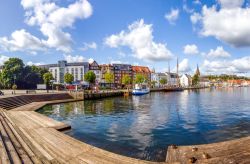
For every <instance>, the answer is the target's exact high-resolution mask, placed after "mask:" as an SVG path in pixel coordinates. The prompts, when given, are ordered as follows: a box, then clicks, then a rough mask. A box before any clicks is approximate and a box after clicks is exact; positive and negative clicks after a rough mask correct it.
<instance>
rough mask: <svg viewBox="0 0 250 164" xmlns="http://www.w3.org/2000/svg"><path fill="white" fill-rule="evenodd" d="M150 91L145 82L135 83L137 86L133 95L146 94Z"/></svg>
mask: <svg viewBox="0 0 250 164" xmlns="http://www.w3.org/2000/svg"><path fill="white" fill-rule="evenodd" d="M149 92H150V89H149V87H148V86H147V85H145V84H135V88H134V89H133V91H132V94H133V95H145V94H148V93H149Z"/></svg>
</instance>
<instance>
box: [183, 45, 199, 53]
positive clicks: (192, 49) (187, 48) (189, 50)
mask: <svg viewBox="0 0 250 164" xmlns="http://www.w3.org/2000/svg"><path fill="white" fill-rule="evenodd" d="M183 53H184V54H188V55H196V54H198V53H199V50H198V47H197V46H196V45H195V44H187V45H186V46H184V48H183Z"/></svg>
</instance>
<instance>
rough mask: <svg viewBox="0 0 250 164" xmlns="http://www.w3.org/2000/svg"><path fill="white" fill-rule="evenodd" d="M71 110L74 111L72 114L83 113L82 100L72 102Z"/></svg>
mask: <svg viewBox="0 0 250 164" xmlns="http://www.w3.org/2000/svg"><path fill="white" fill-rule="evenodd" d="M73 112H74V115H82V114H85V112H84V102H83V101H80V102H74V103H73Z"/></svg>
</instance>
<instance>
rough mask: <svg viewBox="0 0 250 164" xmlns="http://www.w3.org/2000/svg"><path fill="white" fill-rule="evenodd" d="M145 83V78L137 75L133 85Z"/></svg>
mask: <svg viewBox="0 0 250 164" xmlns="http://www.w3.org/2000/svg"><path fill="white" fill-rule="evenodd" d="M145 81H146V78H145V76H143V75H142V74H137V75H136V76H135V81H134V82H135V83H136V84H141V83H143V82H145Z"/></svg>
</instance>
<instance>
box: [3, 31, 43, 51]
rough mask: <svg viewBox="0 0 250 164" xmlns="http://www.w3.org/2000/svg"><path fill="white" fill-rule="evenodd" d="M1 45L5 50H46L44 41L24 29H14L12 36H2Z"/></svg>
mask: <svg viewBox="0 0 250 164" xmlns="http://www.w3.org/2000/svg"><path fill="white" fill-rule="evenodd" d="M0 46H1V47H2V49H4V50H5V51H11V52H13V51H26V52H30V53H36V51H45V50H46V48H45V45H44V43H43V41H41V40H40V39H38V38H37V37H35V36H33V35H31V34H30V33H28V32H26V31H25V30H24V29H22V30H17V31H14V32H13V33H12V34H11V37H10V38H7V37H2V38H0Z"/></svg>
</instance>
